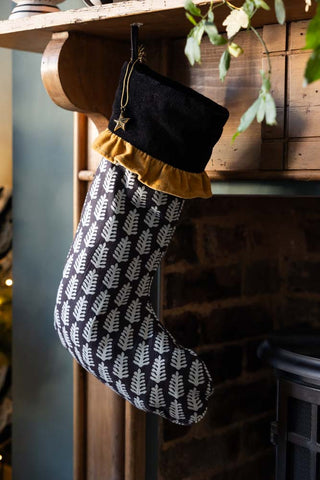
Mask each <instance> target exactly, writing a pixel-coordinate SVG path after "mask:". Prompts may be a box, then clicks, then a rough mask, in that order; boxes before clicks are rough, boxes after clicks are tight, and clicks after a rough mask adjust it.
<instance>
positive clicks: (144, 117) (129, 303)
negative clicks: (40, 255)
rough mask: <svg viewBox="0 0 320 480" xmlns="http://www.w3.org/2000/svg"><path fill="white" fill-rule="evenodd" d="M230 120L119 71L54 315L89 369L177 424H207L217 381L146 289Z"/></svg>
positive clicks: (172, 85)
mask: <svg viewBox="0 0 320 480" xmlns="http://www.w3.org/2000/svg"><path fill="white" fill-rule="evenodd" d="M227 117H228V112H227V111H226V110H225V109H224V108H223V107H221V106H219V105H217V104H215V103H214V102H212V101H211V100H209V99H207V98H205V97H203V96H202V95H200V94H198V93H197V92H195V91H193V90H191V89H189V88H187V87H184V86H182V85H180V84H178V83H176V82H173V81H171V80H169V79H168V78H166V77H163V76H161V75H159V74H157V73H155V72H153V71H152V70H150V69H149V68H148V67H147V66H145V65H143V64H140V63H138V62H129V63H125V64H124V66H123V68H122V72H121V77H120V83H119V87H118V90H117V93H116V97H115V101H114V105H113V114H112V117H111V119H110V123H109V128H108V129H107V130H105V131H104V132H103V133H102V134H100V135H99V137H98V138H97V139H96V141H95V144H94V148H95V149H96V150H97V151H99V152H100V153H101V154H102V155H103V157H104V158H102V160H101V163H100V166H99V168H98V170H97V172H96V175H95V178H94V181H93V183H92V185H91V187H90V189H89V191H88V194H87V196H86V200H85V204H84V207H83V210H82V214H81V219H80V222H79V225H78V229H77V232H76V235H75V238H74V241H73V244H72V246H71V248H70V251H69V254H68V257H67V261H66V265H65V268H64V271H63V278H62V280H61V282H60V286H59V289H58V294H57V301H56V307H55V320H54V326H55V329H56V330H57V332H58V334H59V337H60V340H61V342H62V344H63V345H64V346H65V347H66V348H67V349H68V351H69V352H70V353H71V354H72V355H73V357H74V358H75V359H76V360H77V361H78V362H79V363H80V364H81V365H82V366H83V367H84V368H85V369H86V370H87V371H88V372H90V373H92V374H93V375H95V376H96V377H97V378H98V379H99V380H101V381H102V382H104V383H105V384H106V385H108V386H109V387H110V388H112V389H113V390H114V391H116V392H117V393H118V394H119V395H121V396H122V397H124V398H125V399H126V400H128V401H129V402H131V403H132V404H134V405H135V406H136V407H137V408H140V409H142V410H145V411H149V412H153V413H156V414H159V415H161V416H163V417H165V418H167V419H168V420H171V421H172V422H174V423H178V424H182V425H188V424H191V423H193V422H197V421H199V420H200V419H201V418H202V417H203V416H204V414H205V412H206V409H207V403H208V398H209V396H210V395H211V393H212V391H213V388H212V379H211V377H210V374H209V372H208V370H207V368H206V365H205V364H204V362H203V361H202V360H201V359H200V358H199V357H198V356H197V354H196V353H195V352H193V351H192V350H190V349H187V348H183V347H182V346H181V345H179V344H177V342H176V341H175V339H174V338H173V337H172V336H171V335H170V333H169V332H168V331H167V330H166V329H165V328H164V326H163V325H162V324H161V323H160V322H159V320H158V318H157V316H156V314H155V312H154V310H153V308H152V305H151V303H150V286H151V283H152V279H153V276H154V274H155V272H156V270H157V268H158V267H159V264H160V261H161V258H162V257H163V255H164V254H165V252H166V249H167V247H168V245H169V243H170V240H171V238H172V235H173V233H174V230H175V227H176V224H177V222H178V220H179V217H180V213H181V209H182V206H183V202H184V199H185V198H193V197H209V196H211V189H210V181H209V179H208V177H207V175H206V173H205V172H204V168H205V165H206V163H207V161H208V159H209V158H210V154H211V150H212V147H213V145H214V144H215V143H216V141H217V140H218V139H219V137H220V135H221V132H222V128H223V125H224V123H225V122H226V120H227Z"/></svg>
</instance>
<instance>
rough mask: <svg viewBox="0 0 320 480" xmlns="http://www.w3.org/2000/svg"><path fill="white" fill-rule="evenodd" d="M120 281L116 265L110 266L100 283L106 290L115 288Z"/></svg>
mask: <svg viewBox="0 0 320 480" xmlns="http://www.w3.org/2000/svg"><path fill="white" fill-rule="evenodd" d="M119 280H120V267H119V265H118V264H117V263H115V264H114V265H111V267H110V268H109V269H108V271H107V273H106V274H105V276H104V279H103V281H102V283H103V284H104V285H105V286H106V287H107V288H117V287H118V285H119Z"/></svg>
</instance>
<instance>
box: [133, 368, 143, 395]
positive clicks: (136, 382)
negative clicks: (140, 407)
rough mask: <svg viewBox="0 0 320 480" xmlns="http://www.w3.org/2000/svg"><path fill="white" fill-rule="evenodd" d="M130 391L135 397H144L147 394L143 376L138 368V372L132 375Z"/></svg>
mask: <svg viewBox="0 0 320 480" xmlns="http://www.w3.org/2000/svg"><path fill="white" fill-rule="evenodd" d="M130 390H131V392H133V393H135V394H136V395H144V394H145V393H146V392H147V387H146V380H145V374H144V373H143V372H142V370H141V368H138V370H136V371H135V372H134V373H133V377H132V380H131V384H130Z"/></svg>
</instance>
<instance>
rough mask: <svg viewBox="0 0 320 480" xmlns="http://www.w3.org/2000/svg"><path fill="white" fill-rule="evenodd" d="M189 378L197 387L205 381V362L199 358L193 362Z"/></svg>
mask: <svg viewBox="0 0 320 480" xmlns="http://www.w3.org/2000/svg"><path fill="white" fill-rule="evenodd" d="M188 380H189V382H190V383H192V385H194V386H195V387H197V386H198V385H201V384H202V383H204V382H205V378H204V370H203V363H202V362H201V361H200V360H199V359H198V358H197V359H196V360H193V362H192V364H191V368H190V372H189V378H188Z"/></svg>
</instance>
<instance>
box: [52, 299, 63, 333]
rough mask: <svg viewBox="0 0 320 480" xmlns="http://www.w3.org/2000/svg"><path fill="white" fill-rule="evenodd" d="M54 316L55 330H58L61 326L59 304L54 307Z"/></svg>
mask: <svg viewBox="0 0 320 480" xmlns="http://www.w3.org/2000/svg"><path fill="white" fill-rule="evenodd" d="M53 318H54V322H53V326H54V328H55V330H57V329H58V328H60V326H61V323H60V315H59V310H58V307H57V305H56V306H55V307H54V317H53Z"/></svg>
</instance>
